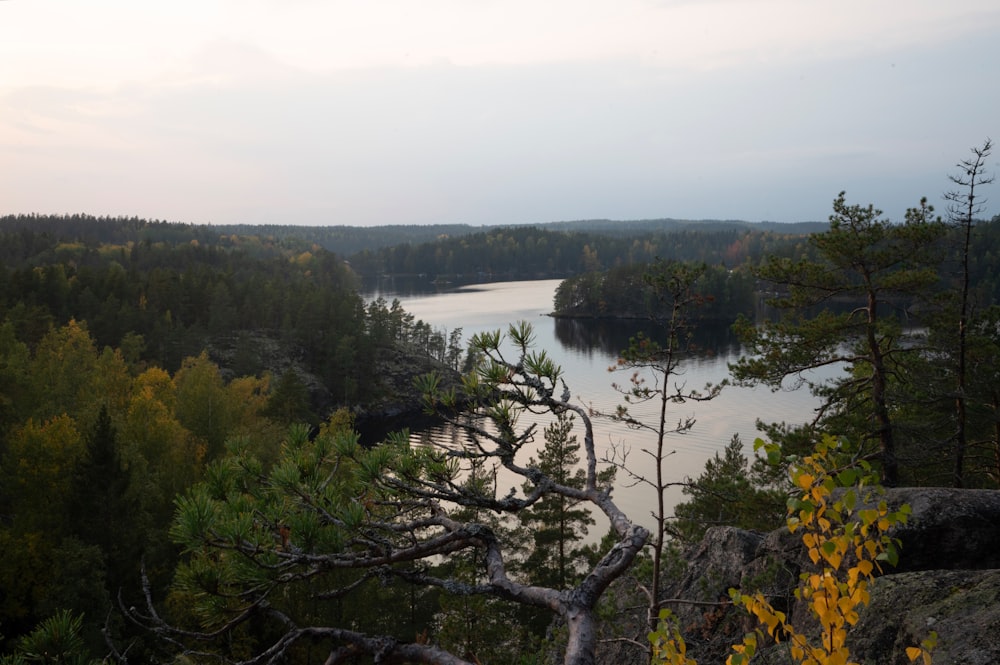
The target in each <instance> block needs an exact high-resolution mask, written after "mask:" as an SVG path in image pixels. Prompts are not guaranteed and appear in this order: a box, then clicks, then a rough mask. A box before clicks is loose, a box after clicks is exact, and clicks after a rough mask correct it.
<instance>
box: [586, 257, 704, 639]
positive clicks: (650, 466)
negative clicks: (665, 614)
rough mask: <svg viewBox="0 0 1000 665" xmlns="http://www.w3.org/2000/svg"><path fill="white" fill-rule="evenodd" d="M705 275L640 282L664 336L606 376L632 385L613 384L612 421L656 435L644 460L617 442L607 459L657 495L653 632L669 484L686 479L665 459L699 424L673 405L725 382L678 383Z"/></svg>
mask: <svg viewBox="0 0 1000 665" xmlns="http://www.w3.org/2000/svg"><path fill="white" fill-rule="evenodd" d="M704 271H705V266H704V265H694V264H688V263H678V262H670V261H657V262H656V263H655V264H654V265H653V266H652V267H651V268H650V269H649V270H648V271H647V272H646V273H645V274H644V276H643V282H644V283H645V285H646V286H647V288H648V289H649V290H650V292H651V293H653V294H654V295H655V302H653V303H652V304H651V306H650V308H649V310H648V311H649V312H650V314H649V316H650V319H651V320H652V321H653V322H654V323H655V324H656V325H657V329H658V334H660V335H662V337H661V339H652V338H650V337H647V336H645V335H642V334H640V335H638V336H637V337H634V338H633V339H632V340H631V343H630V344H629V347H628V348H627V349H625V350H623V351H622V352H621V355H620V356H619V358H618V362H617V364H616V365H615V366H612V367H610V368H608V369H609V371H614V372H627V373H628V374H629V378H628V381H627V383H622V384H619V383H613V384H612V387H613V388H614V389H615V390H616V391H618V392H619V393H620V394H621V395H622V398H623V399H624V403H623V404H620V405H619V406H618V407H617V409H616V410H615V411H614V412H613V413H610V414H605V415H606V416H607V417H609V418H610V419H611V420H613V421H616V422H620V423H623V424H625V425H626V426H627V427H629V428H630V429H634V430H640V431H645V432H648V433H650V434H652V436H653V443H652V444H651V445H649V447H640V448H639V453H641V455H642V456H643V457H642V458H641V459H640V461H639V462H634V461H630V459H629V455H630V453H631V452H632V451H631V449H630V448H629V447H627V446H625V445H615V446H613V447H612V449H611V453H610V454H609V456H608V459H607V461H608V462H609V463H611V464H612V465H613V466H614V467H615V468H617V469H618V470H619V471H620V472H621V473H622V475H623V476H624V481H625V482H626V483H629V484H631V485H642V486H646V487H648V488H649V489H650V490H651V492H652V494H653V502H652V506H653V508H652V510H651V511H650V512H651V515H652V518H653V524H654V526H653V532H652V540H651V543H650V550H651V558H652V572H651V574H650V579H649V580H648V581H644V582H642V583H640V588H641V589H642V591H643V593H644V594H645V596H646V599H647V612H646V614H647V616H646V625H647V627H648V628H649V629H650V630H653V629H655V628H656V624H657V621H658V617H659V610H660V589H661V586H662V581H663V570H664V555H665V552H666V549H667V546H668V541H669V539H670V536H671V535H677V534H676V532H674V531H673V529H672V527H671V518H672V517H673V515H672V513H671V512H670V509H669V508H668V506H667V500H666V493H667V491H668V490H669V489H670V488H671V487H677V486H683V485H686V484H687V483H688V481H687V479H683V478H681V479H671V478H670V477H668V471H667V468H666V462H667V458H669V457H670V456H671V455H673V454H674V452H675V451H674V450H672V449H671V448H670V447H669V445H668V437H670V436H675V435H677V436H679V435H683V434H685V433H687V432H689V431H691V429H692V428H693V427H694V425H695V419H694V417H692V416H684V415H682V416H680V417H679V418H678V419H677V421H676V423H674V422H673V420H672V418H673V416H672V415H671V414H670V407H671V406H681V405H684V404H686V403H688V402H703V401H709V400H712V399H714V398H715V397H716V396H717V395H718V394H719V392H720V391H721V389H722V387H723V386H722V385H721V384H719V385H706V386H704V387H700V388H693V387H689V386H687V385H686V383H684V382H683V380H682V379H681V375H682V374H683V371H682V369H681V365H682V363H683V361H684V359H685V358H686V357H687V356H688V354H689V353H690V352H691V350H692V348H693V346H694V341H693V326H694V319H695V316H696V314H695V312H696V310H697V308H698V307H699V306H700V304H701V303H702V302H703V301H704V300H705V299H706V296H705V295H703V294H702V293H701V292H699V291H698V290H697V284H698V282H699V280H700V278H701V277H702V275H703V273H704Z"/></svg>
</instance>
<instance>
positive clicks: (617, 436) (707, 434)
mask: <svg viewBox="0 0 1000 665" xmlns="http://www.w3.org/2000/svg"><path fill="white" fill-rule="evenodd" d="M558 285H559V280H544V281H531V282H501V283H492V284H480V285H475V286H469V287H462V288H457V289H454V290H447V291H439V292H436V293H433V294H424V295H421V294H412V293H410V294H402V293H394V292H391V291H385V290H383V291H382V292H381V293H378V294H375V295H382V296H383V297H385V298H386V299H387V300H389V301H391V300H392V298H394V297H395V298H399V300H400V301H401V302H402V304H403V307H404V308H405V309H406V310H407V311H408V312H410V313H412V314H413V315H414V316H415V317H416V318H418V319H422V320H423V321H425V322H427V323H429V324H431V325H432V326H433V327H435V328H438V329H441V328H444V329H447V330H448V331H451V330H453V329H455V328H462V330H463V337H464V338H465V339H466V340H468V339H469V338H470V337H471V336H472V335H473V334H475V333H478V332H483V331H488V330H495V329H497V328H500V329H504V330H505V329H506V328H507V326H508V324H510V323H512V322H515V321H518V320H525V321H528V322H530V323H531V324H532V325H533V326H534V329H535V333H536V339H537V348H540V349H545V350H546V351H548V353H549V355H550V356H552V358H553V359H554V360H555V362H557V363H558V364H559V365H560V366H561V367H562V369H563V376H564V378H565V380H566V383H567V384H568V385H569V387H570V390H571V391H572V393H573V399H574V400H576V401H577V402H578V403H582V404H584V405H587V406H592V407H594V408H595V409H597V410H599V411H604V412H611V411H613V410H614V408H615V406H616V405H617V404H619V403H621V401H622V400H621V396H620V395H619V394H618V393H616V392H615V391H614V389H613V388H612V387H611V384H612V383H613V382H619V383H626V382H627V381H628V374H627V373H623V372H609V371H608V367H609V366H610V365H612V364H613V363H614V362H615V360H616V359H617V357H618V356H617V354H618V351H620V350H621V349H622V348H624V347H625V346H626V345H627V344H628V338H629V335H630V334H634V333H635V330H636V328H634V327H632V326H630V325H621V324H617V325H616V324H614V323H612V322H595V321H584V320H563V319H554V318H551V317H549V316H546V315H547V314H548V313H549V312H550V311H551V310H552V302H553V295H554V293H555V289H556V287H557V286H558ZM373 297H374V296H373ZM698 343H699V345H700V346H702V347H703V348H705V349H706V352H705V353H703V354H701V355H699V356H697V357H692V358H689V359H686V361H685V363H684V365H683V366H682V374H681V375H680V376H677V377H674V379H675V382H683V383H685V384H686V385H687V387H688V388H701V387H703V386H704V385H705V384H706V383H718V382H721V381H722V380H723V379H725V378H726V377H727V376H728V368H727V363H729V362H732V361H734V360H735V359H736V358H737V357H739V352H740V348H739V344H738V342H737V341H736V340H735V339H733V338H732V336H731V334H730V333H729V332H728V330H727V329H722V328H720V329H713V330H711V331H705V337H704V338H703V339H699V340H698ZM814 406H815V400H814V399H813V398H812V397H811V396H810V395H809V394H808V393H807V392H805V391H793V392H786V391H782V392H777V393H774V392H771V391H770V390H768V389H766V388H757V389H749V388H737V387H727V388H725V389H724V390H723V391H722V393H721V394H720V395H719V396H718V397H716V398H715V399H714V400H712V401H710V402H702V403H692V402H689V403H686V404H680V405H672V406H670V407H669V409H670V413H669V415H668V420H669V421H670V422H672V423H675V422H677V421H678V420H680V419H684V418H688V417H694V418H695V419H696V421H697V422H696V423H695V426H694V429H693V430H691V431H690V432H688V433H687V434H683V435H673V436H672V437H670V439H669V442H668V448H669V449H670V450H673V451H675V452H674V454H673V455H671V456H670V457H669V458H668V460H667V463H666V467H667V468H666V471H667V475H668V478H670V479H671V480H674V481H682V480H684V479H685V478H693V477H697V476H698V475H699V474H700V473H701V472H702V470H703V469H704V465H705V461H706V460H707V459H709V458H710V457H712V455H714V454H715V453H716V452H717V451H721V450H723V449H724V448H725V446H726V444H727V443H729V441H730V439H731V438H732V436H733V434H739V436H740V438H741V439H742V441H743V443H744V446H745V448H746V450H747V451H748V456H750V455H751V451H752V449H753V441H754V439H755V438H756V437H757V436H758V433H757V430H756V427H755V422H756V420H757V419H758V418H760V419H762V420H764V421H766V422H772V421H773V422H781V421H787V422H796V423H798V422H804V421H806V420H808V419H810V418H811V417H812V415H813V412H812V409H813V408H814ZM632 411H633V412H634V413H637V414H638V413H642V412H641V411H638V410H637V409H635V408H633V409H632ZM648 413H650V414H651V415H650V417H649V418H648V420H649V421H652V420H653V416H652V414H654V413H656V410H655V408H654V407H653V406H652V405H649V409H648ZM594 430H595V431H594V434H595V441H596V444H597V448H598V456H599V457H600V456H601V455H603V454H609V453H610V450H611V448H612V446H617V447H625V448H627V449H631V454H630V455H629V457H628V462H629V466H630V467H632V468H633V469H634V470H635V471H636V472H637V473H644V474H649V473H651V471H652V469H651V468H650V467H651V464H649V461H648V456H647V455H645V454H644V453H642V452H641V449H642V448H644V447H645V448H648V447H651V446H652V445H653V444H654V443H655V440H652V439H651V437H649V435H647V434H644V433H640V432H637V431H635V430H630V429H628V428H626V427H624V426H622V425H619V424H615V423H612V422H610V421H607V420H602V419H595V421H594ZM540 438H541V437H540V436H539V439H540ZM538 443H539V445H541V443H542V441H539V442H538ZM618 477H619V481H620V482H619V486H618V487H617V488H616V490H615V497H616V499H617V501H618V503H619V505H621V506H622V507H623V508H625V510H626V511H627V512H628V513H629V514H630V515H631V516H632V517H633V518H634V519H636V520H637V521H639V522H641V523H644V524H646V525H649V524H650V522H651V520H650V517H649V516H650V511H651V509H652V507H653V505H654V501H655V497H654V495H653V493H652V492H651V490H650V489H649V488H648V487H628V486H627V483H626V482H624V481H625V478H624V476H623V475H622V474H621V473H620V472H619V476H618ZM683 498H684V497H683V495H682V494H681V492H680V490H679V489H677V490H671V491H670V493H669V495H668V499H669V503H670V504H671V505H672V504H673V503H676V502H678V501H682V500H683ZM604 529H605V526H604V525H600V524H599V525H598V527H597V528H596V529H595V530H594V533H596V534H597V535H600V534H601V533H603V532H604Z"/></svg>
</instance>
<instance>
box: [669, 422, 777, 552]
mask: <svg viewBox="0 0 1000 665" xmlns="http://www.w3.org/2000/svg"><path fill="white" fill-rule="evenodd" d="M755 480H756V479H755V478H754V475H753V473H752V472H751V470H750V466H749V460H748V459H747V456H746V455H745V454H744V453H743V442H742V441H741V440H740V437H739V435H738V434H734V435H733V438H732V439H731V440H730V441H729V444H728V445H727V446H726V449H725V450H724V451H723V453H722V455H721V456H720V455H719V453H718V452H716V453H715V455H714V456H713V457H711V458H710V459H709V460H708V461H707V462H705V470H704V471H703V472H702V474H701V475H700V476H698V478H696V479H695V481H694V482H693V483H691V484H689V485H685V486H684V487H683V488H681V491H682V492H683V493H684V495H685V496H687V497H690V498H689V499H688V500H687V501H684V502H681V503H679V504H677V505H676V506H674V515H675V516H676V517H677V522H676V525H675V529H676V530H677V533H678V535H679V536H680V537H681V539H682V540H684V541H685V542H688V543H696V542H698V541H699V540H701V538H702V536H704V535H705V531H706V530H707V529H708V528H709V527H712V526H736V527H739V528H741V529H750V530H755V531H770V530H771V529H775V528H777V527H778V526H780V525H781V523H782V520H783V519H784V517H785V495H784V494H783V493H782V492H780V491H778V490H769V489H766V488H765V489H762V488H760V487H758V486H757V485H756V483H755Z"/></svg>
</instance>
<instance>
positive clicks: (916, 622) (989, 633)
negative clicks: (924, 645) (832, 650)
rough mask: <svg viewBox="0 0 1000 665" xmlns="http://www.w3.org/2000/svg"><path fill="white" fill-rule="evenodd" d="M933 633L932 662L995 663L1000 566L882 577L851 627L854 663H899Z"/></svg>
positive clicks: (999, 646)
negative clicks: (935, 641) (862, 611)
mask: <svg viewBox="0 0 1000 665" xmlns="http://www.w3.org/2000/svg"><path fill="white" fill-rule="evenodd" d="M930 631H935V632H937V634H938V644H937V646H936V647H935V648H934V650H933V651H932V652H931V655H932V657H933V660H934V662H935V663H948V664H949V665H958V664H962V665H987V664H992V663H996V662H1000V570H925V571H916V572H909V573H900V574H895V575H886V576H884V577H882V578H880V579H879V580H878V581H877V583H876V584H874V585H873V586H872V591H871V604H870V605H869V606H868V607H867V608H866V610H865V612H864V613H863V614H862V615H861V620H860V621H859V622H858V624H857V625H856V626H855V627H854V629H853V630H852V631H851V638H850V645H851V653H852V655H853V656H854V658H855V660H857V662H859V663H862V665H865V664H867V663H873V664H875V663H877V664H882V663H886V664H895V663H899V664H900V665H904V664H906V663H909V662H910V661H909V659H908V658H907V656H906V648H907V647H910V646H916V645H919V644H920V642H921V640H923V639H925V638H926V637H927V636H928V635H929V633H930Z"/></svg>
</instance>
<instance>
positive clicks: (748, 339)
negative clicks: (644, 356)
mask: <svg viewBox="0 0 1000 665" xmlns="http://www.w3.org/2000/svg"><path fill="white" fill-rule="evenodd" d="M944 232H945V227H944V225H943V224H942V223H941V222H940V220H939V219H936V218H934V217H933V208H931V207H930V206H928V205H927V204H926V201H922V202H921V205H920V206H918V207H917V208H912V209H910V210H909V211H907V213H906V219H905V221H904V222H903V223H902V224H897V223H893V222H891V221H890V220H888V219H885V218H884V217H882V211H880V210H877V209H876V208H874V207H873V206H871V205H868V206H861V205H851V204H848V203H847V200H846V196H845V194H844V193H843V192H841V194H840V195H839V196H838V197H837V198H836V199H835V200H834V202H833V214H832V215H831V216H830V229H829V231H826V232H824V233H819V234H815V235H813V236H811V237H810V238H809V244H810V245H811V247H812V248H813V249H814V250H815V253H816V256H817V258H816V259H808V258H804V259H799V260H791V259H787V258H779V257H771V258H770V259H769V260H768V261H766V262H765V263H764V264H763V265H761V266H760V267H759V268H757V271H756V272H757V275H758V277H759V278H760V279H762V280H765V281H766V282H768V283H769V284H770V285H771V286H770V288H771V289H772V290H773V291H774V292H776V294H777V295H775V296H773V297H771V298H769V300H768V302H769V304H771V305H773V306H774V307H776V308H778V309H779V311H781V312H782V316H781V317H780V318H779V319H778V320H769V319H765V320H763V321H759V322H754V321H750V320H749V319H746V318H741V319H740V322H739V323H738V324H737V330H738V332H739V333H740V336H741V337H742V339H743V342H744V344H745V345H746V351H745V355H744V356H743V357H742V358H741V359H740V360H739V361H738V362H737V363H735V364H733V365H731V367H730V369H731V370H732V375H733V377H734V378H735V379H736V380H737V381H738V382H739V383H740V384H742V385H758V384H763V385H767V386H769V387H770V388H771V389H772V390H780V389H782V388H783V387H788V384H787V383H786V379H787V380H791V381H792V382H793V384H794V385H795V386H799V385H802V384H809V387H810V389H811V390H812V391H813V392H814V393H815V394H816V395H817V396H819V397H820V398H821V399H822V400H823V405H822V407H821V409H820V416H821V418H823V419H825V420H826V421H827V422H828V423H829V422H831V419H832V418H834V417H836V418H840V419H841V420H840V421H839V423H838V424H839V425H844V423H845V420H848V419H853V421H854V422H853V425H854V428H857V427H865V428H866V431H863V432H861V433H860V434H859V438H862V439H863V440H864V442H865V443H866V444H871V443H873V444H874V446H875V448H876V449H877V453H878V455H879V457H880V461H881V472H882V480H883V482H884V483H885V484H886V485H889V486H893V485H895V484H896V483H897V482H898V481H899V461H898V459H897V445H896V444H897V441H896V432H895V430H894V428H893V417H892V411H893V404H892V403H891V400H890V383H891V381H892V380H893V378H894V377H895V376H898V375H899V374H898V373H897V372H896V369H897V367H898V366H899V365H900V364H901V363H904V362H905V359H906V357H907V356H908V355H910V354H915V353H917V349H916V348H914V346H913V345H907V344H903V343H901V338H902V321H903V319H904V317H905V316H906V315H907V314H914V310H913V308H912V306H913V305H914V304H915V303H917V302H919V300H920V299H921V298H922V297H925V296H927V295H928V293H929V289H930V287H931V286H932V285H934V284H935V283H936V282H937V280H938V274H937V259H938V257H937V255H936V253H935V252H936V249H937V244H938V242H939V240H940V239H941V238H942V236H943V234H944ZM832 366H843V367H846V368H847V371H846V373H845V375H844V376H843V378H836V379H833V380H831V381H826V380H825V379H818V380H814V379H811V378H809V377H810V375H809V371H810V370H816V369H820V368H825V367H832ZM859 418H861V421H862V422H863V423H867V425H863V424H860V423H859V422H858V419H859ZM854 428H852V429H851V430H848V429H845V428H843V427H829V426H828V429H837V430H838V431H853V429H854Z"/></svg>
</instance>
